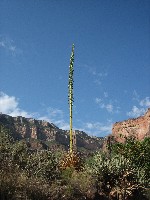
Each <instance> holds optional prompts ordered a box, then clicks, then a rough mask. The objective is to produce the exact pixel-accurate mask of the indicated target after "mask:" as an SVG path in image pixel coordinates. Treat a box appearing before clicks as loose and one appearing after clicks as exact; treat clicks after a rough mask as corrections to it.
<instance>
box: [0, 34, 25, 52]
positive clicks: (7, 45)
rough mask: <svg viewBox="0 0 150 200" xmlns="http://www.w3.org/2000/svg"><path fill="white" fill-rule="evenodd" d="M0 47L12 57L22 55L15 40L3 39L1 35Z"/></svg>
mask: <svg viewBox="0 0 150 200" xmlns="http://www.w3.org/2000/svg"><path fill="white" fill-rule="evenodd" d="M0 47H1V48H3V49H5V50H6V51H8V52H10V53H11V54H12V55H16V54H20V53H22V50H20V49H19V48H18V47H16V45H15V44H14V41H13V40H11V39H9V38H8V37H3V36H1V35H0Z"/></svg>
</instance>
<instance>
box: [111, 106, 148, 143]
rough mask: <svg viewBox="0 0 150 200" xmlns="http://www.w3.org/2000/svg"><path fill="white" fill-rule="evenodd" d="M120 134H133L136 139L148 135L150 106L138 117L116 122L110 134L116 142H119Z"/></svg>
mask: <svg viewBox="0 0 150 200" xmlns="http://www.w3.org/2000/svg"><path fill="white" fill-rule="evenodd" d="M120 134H121V135H122V136H127V137H129V136H134V137H135V138H136V139H138V140H143V139H144V138H145V137H150V108H149V109H148V110H147V112H146V113H145V115H143V116H140V117H138V118H133V119H128V120H125V121H122V122H116V123H115V124H114V125H113V128H112V134H111V136H113V137H114V138H115V139H116V140H117V141H118V142H121V141H122V140H123V138H120Z"/></svg>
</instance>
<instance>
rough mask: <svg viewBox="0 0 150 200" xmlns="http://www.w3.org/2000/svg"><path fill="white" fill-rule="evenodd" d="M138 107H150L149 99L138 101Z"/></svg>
mask: <svg viewBox="0 0 150 200" xmlns="http://www.w3.org/2000/svg"><path fill="white" fill-rule="evenodd" d="M140 106H145V107H150V98H149V97H145V99H142V100H141V101H140Z"/></svg>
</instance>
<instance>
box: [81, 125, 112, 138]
mask: <svg viewBox="0 0 150 200" xmlns="http://www.w3.org/2000/svg"><path fill="white" fill-rule="evenodd" d="M84 127H85V128H84V131H85V132H87V133H90V134H92V135H97V136H104V135H108V134H110V133H111V132H112V122H111V121H109V122H108V123H106V124H103V123H100V122H93V123H92V122H87V123H85V124H84Z"/></svg>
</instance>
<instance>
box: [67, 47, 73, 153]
mask: <svg viewBox="0 0 150 200" xmlns="http://www.w3.org/2000/svg"><path fill="white" fill-rule="evenodd" d="M73 64H74V44H73V45H72V52H71V57H70V66H69V84H68V90H69V95H68V101H69V109H70V153H72V151H73V141H72V139H73V138H72V107H73V101H74V98H73V72H74V69H73Z"/></svg>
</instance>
